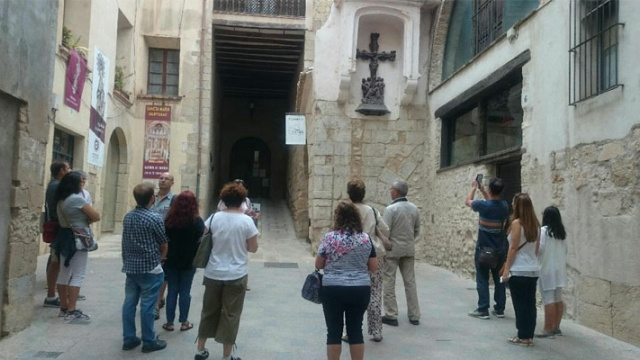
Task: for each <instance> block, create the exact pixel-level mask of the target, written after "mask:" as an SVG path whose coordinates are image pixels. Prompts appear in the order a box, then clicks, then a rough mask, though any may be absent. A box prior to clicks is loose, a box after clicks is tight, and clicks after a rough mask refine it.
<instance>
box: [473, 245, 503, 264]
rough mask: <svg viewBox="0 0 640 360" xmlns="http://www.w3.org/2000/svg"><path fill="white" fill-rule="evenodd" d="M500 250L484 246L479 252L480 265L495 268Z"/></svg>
mask: <svg viewBox="0 0 640 360" xmlns="http://www.w3.org/2000/svg"><path fill="white" fill-rule="evenodd" d="M499 259H500V252H498V249H496V248H492V247H486V246H483V247H481V248H480V253H479V254H478V266H480V267H483V268H489V269H495V268H496V267H497V266H498V260H499Z"/></svg>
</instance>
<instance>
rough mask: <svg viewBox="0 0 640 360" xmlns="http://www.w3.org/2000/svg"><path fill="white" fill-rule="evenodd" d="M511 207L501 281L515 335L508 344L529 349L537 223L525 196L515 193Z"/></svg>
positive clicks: (536, 266) (533, 317)
mask: <svg viewBox="0 0 640 360" xmlns="http://www.w3.org/2000/svg"><path fill="white" fill-rule="evenodd" d="M512 205H513V214H512V215H511V219H510V227H509V236H508V240H509V250H508V251H507V261H506V262H505V265H504V270H503V273H502V275H501V278H500V280H501V281H502V282H504V283H506V282H509V289H510V290H511V300H512V301H513V309H514V310H515V313H516V328H517V329H518V336H514V337H512V338H509V339H507V341H508V342H509V343H511V344H515V345H520V346H532V345H533V333H534V331H535V328H536V282H537V281H538V275H539V273H540V265H539V264H538V251H539V247H540V242H539V241H538V240H539V238H540V222H539V221H538V218H537V217H536V213H535V211H534V210H533V203H532V202H531V198H530V197H529V195H528V194H516V195H515V196H514V197H513V203H512Z"/></svg>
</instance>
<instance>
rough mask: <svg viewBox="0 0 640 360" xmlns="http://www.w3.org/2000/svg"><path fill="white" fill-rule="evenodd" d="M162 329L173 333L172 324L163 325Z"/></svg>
mask: <svg viewBox="0 0 640 360" xmlns="http://www.w3.org/2000/svg"><path fill="white" fill-rule="evenodd" d="M162 328H163V329H165V330H167V331H173V330H174V329H175V328H174V326H173V323H166V324H164V325H162Z"/></svg>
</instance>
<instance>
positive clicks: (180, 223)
mask: <svg viewBox="0 0 640 360" xmlns="http://www.w3.org/2000/svg"><path fill="white" fill-rule="evenodd" d="M197 218H198V200H196V196H195V194H194V193H192V192H191V191H189V190H185V191H183V192H181V193H180V195H178V196H177V197H176V199H175V201H174V202H173V204H171V207H170V208H169V211H168V212H167V216H166V219H165V221H164V224H165V226H166V227H171V228H185V227H188V226H190V225H193V224H194V222H195V220H196V219H197Z"/></svg>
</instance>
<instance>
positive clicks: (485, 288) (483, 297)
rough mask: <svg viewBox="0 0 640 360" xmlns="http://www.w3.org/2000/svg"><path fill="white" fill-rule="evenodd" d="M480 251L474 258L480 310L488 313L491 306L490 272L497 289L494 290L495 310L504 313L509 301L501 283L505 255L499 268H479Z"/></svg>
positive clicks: (499, 262) (501, 257)
mask: <svg viewBox="0 0 640 360" xmlns="http://www.w3.org/2000/svg"><path fill="white" fill-rule="evenodd" d="M478 251H479V249H478V248H476V254H475V257H474V260H475V263H476V290H478V310H479V311H482V312H485V311H486V312H488V311H489V307H490V305H491V301H490V300H489V271H491V275H492V276H493V283H494V285H495V289H494V290H493V301H495V302H496V304H495V306H494V309H495V310H496V311H498V312H502V311H504V306H505V302H506V301H507V295H506V294H505V288H504V284H503V283H501V282H500V268H501V267H502V264H503V263H504V255H502V254H501V255H500V260H499V261H498V266H496V267H495V268H494V269H489V268H486V267H481V266H478Z"/></svg>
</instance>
